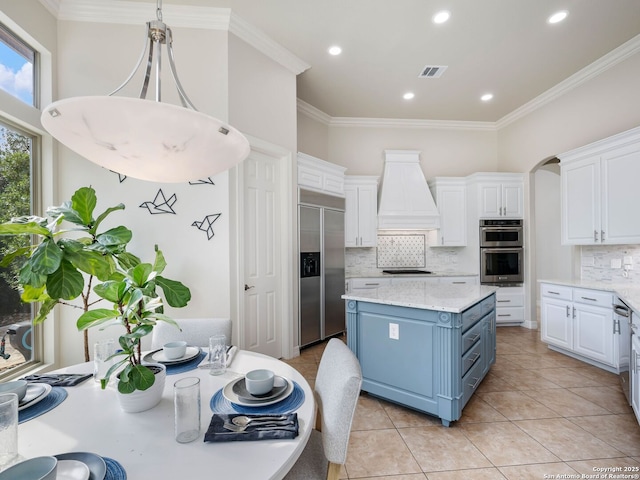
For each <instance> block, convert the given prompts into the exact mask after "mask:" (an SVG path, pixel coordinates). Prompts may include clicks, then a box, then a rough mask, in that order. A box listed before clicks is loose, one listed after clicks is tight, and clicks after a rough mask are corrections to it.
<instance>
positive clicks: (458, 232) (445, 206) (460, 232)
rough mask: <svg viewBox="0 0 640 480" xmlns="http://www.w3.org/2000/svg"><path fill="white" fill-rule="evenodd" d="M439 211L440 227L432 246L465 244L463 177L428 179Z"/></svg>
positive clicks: (464, 182)
mask: <svg viewBox="0 0 640 480" xmlns="http://www.w3.org/2000/svg"><path fill="white" fill-rule="evenodd" d="M429 188H430V189H431V193H432V194H433V196H434V198H435V201H436V206H437V207H438V211H439V212H440V228H439V229H438V230H436V231H435V234H436V242H435V243H432V244H431V245H430V246H432V247H464V246H466V245H467V197H466V195H467V193H466V192H467V182H466V179H464V178H453V177H436V178H434V179H433V180H431V181H429Z"/></svg>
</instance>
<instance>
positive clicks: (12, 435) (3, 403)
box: [0, 393, 18, 470]
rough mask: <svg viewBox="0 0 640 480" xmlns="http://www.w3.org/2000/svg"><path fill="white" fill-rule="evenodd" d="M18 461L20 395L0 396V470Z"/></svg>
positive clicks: (8, 394) (6, 394) (5, 394)
mask: <svg viewBox="0 0 640 480" xmlns="http://www.w3.org/2000/svg"><path fill="white" fill-rule="evenodd" d="M16 460H18V395H16V394H15V393H4V394H2V395H0V470H4V469H5V468H7V467H9V466H10V465H12V464H13V463H15V462H16Z"/></svg>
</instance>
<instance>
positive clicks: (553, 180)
mask: <svg viewBox="0 0 640 480" xmlns="http://www.w3.org/2000/svg"><path fill="white" fill-rule="evenodd" d="M534 189H535V192H534V198H535V215H534V221H535V232H534V235H535V255H533V260H534V262H535V271H536V278H537V279H570V278H571V268H572V261H571V260H572V255H573V249H572V248H571V247H568V246H562V245H561V244H560V166H559V164H552V165H547V166H544V167H541V168H539V169H538V170H536V172H535V174H534Z"/></svg>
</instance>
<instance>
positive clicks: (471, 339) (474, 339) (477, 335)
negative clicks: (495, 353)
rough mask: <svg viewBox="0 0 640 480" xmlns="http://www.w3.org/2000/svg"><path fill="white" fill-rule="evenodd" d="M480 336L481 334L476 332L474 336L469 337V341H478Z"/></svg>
mask: <svg viewBox="0 0 640 480" xmlns="http://www.w3.org/2000/svg"><path fill="white" fill-rule="evenodd" d="M479 338H480V334H479V333H476V334H475V335H474V336H473V338H470V339H469V343H476V340H478V339H479Z"/></svg>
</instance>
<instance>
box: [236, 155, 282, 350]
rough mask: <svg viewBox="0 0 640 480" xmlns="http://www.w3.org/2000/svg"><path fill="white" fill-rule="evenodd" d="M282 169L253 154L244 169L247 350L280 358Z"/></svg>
mask: <svg viewBox="0 0 640 480" xmlns="http://www.w3.org/2000/svg"><path fill="white" fill-rule="evenodd" d="M279 168H280V165H279V161H278V159H276V158H273V157H269V156H267V155H263V154H261V153H259V152H255V151H252V152H251V154H250V155H249V157H248V158H247V159H246V160H245V161H244V165H243V171H244V174H243V185H244V188H243V196H244V198H243V203H244V222H243V224H244V229H243V230H244V235H243V242H244V248H243V250H244V283H245V286H244V289H245V290H244V322H243V328H242V334H243V348H244V349H246V350H251V351H254V352H260V353H264V354H266V355H271V356H273V357H275V358H280V357H281V356H282V324H281V322H282V318H283V312H282V310H283V306H282V292H281V288H282V287H281V285H282V281H281V280H282V279H281V275H282V271H281V258H280V257H281V244H282V241H283V238H282V237H283V235H282V229H281V204H280V202H281V201H282V200H281V198H280V197H281V195H280V181H281V180H280V177H281V176H280V171H279Z"/></svg>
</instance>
